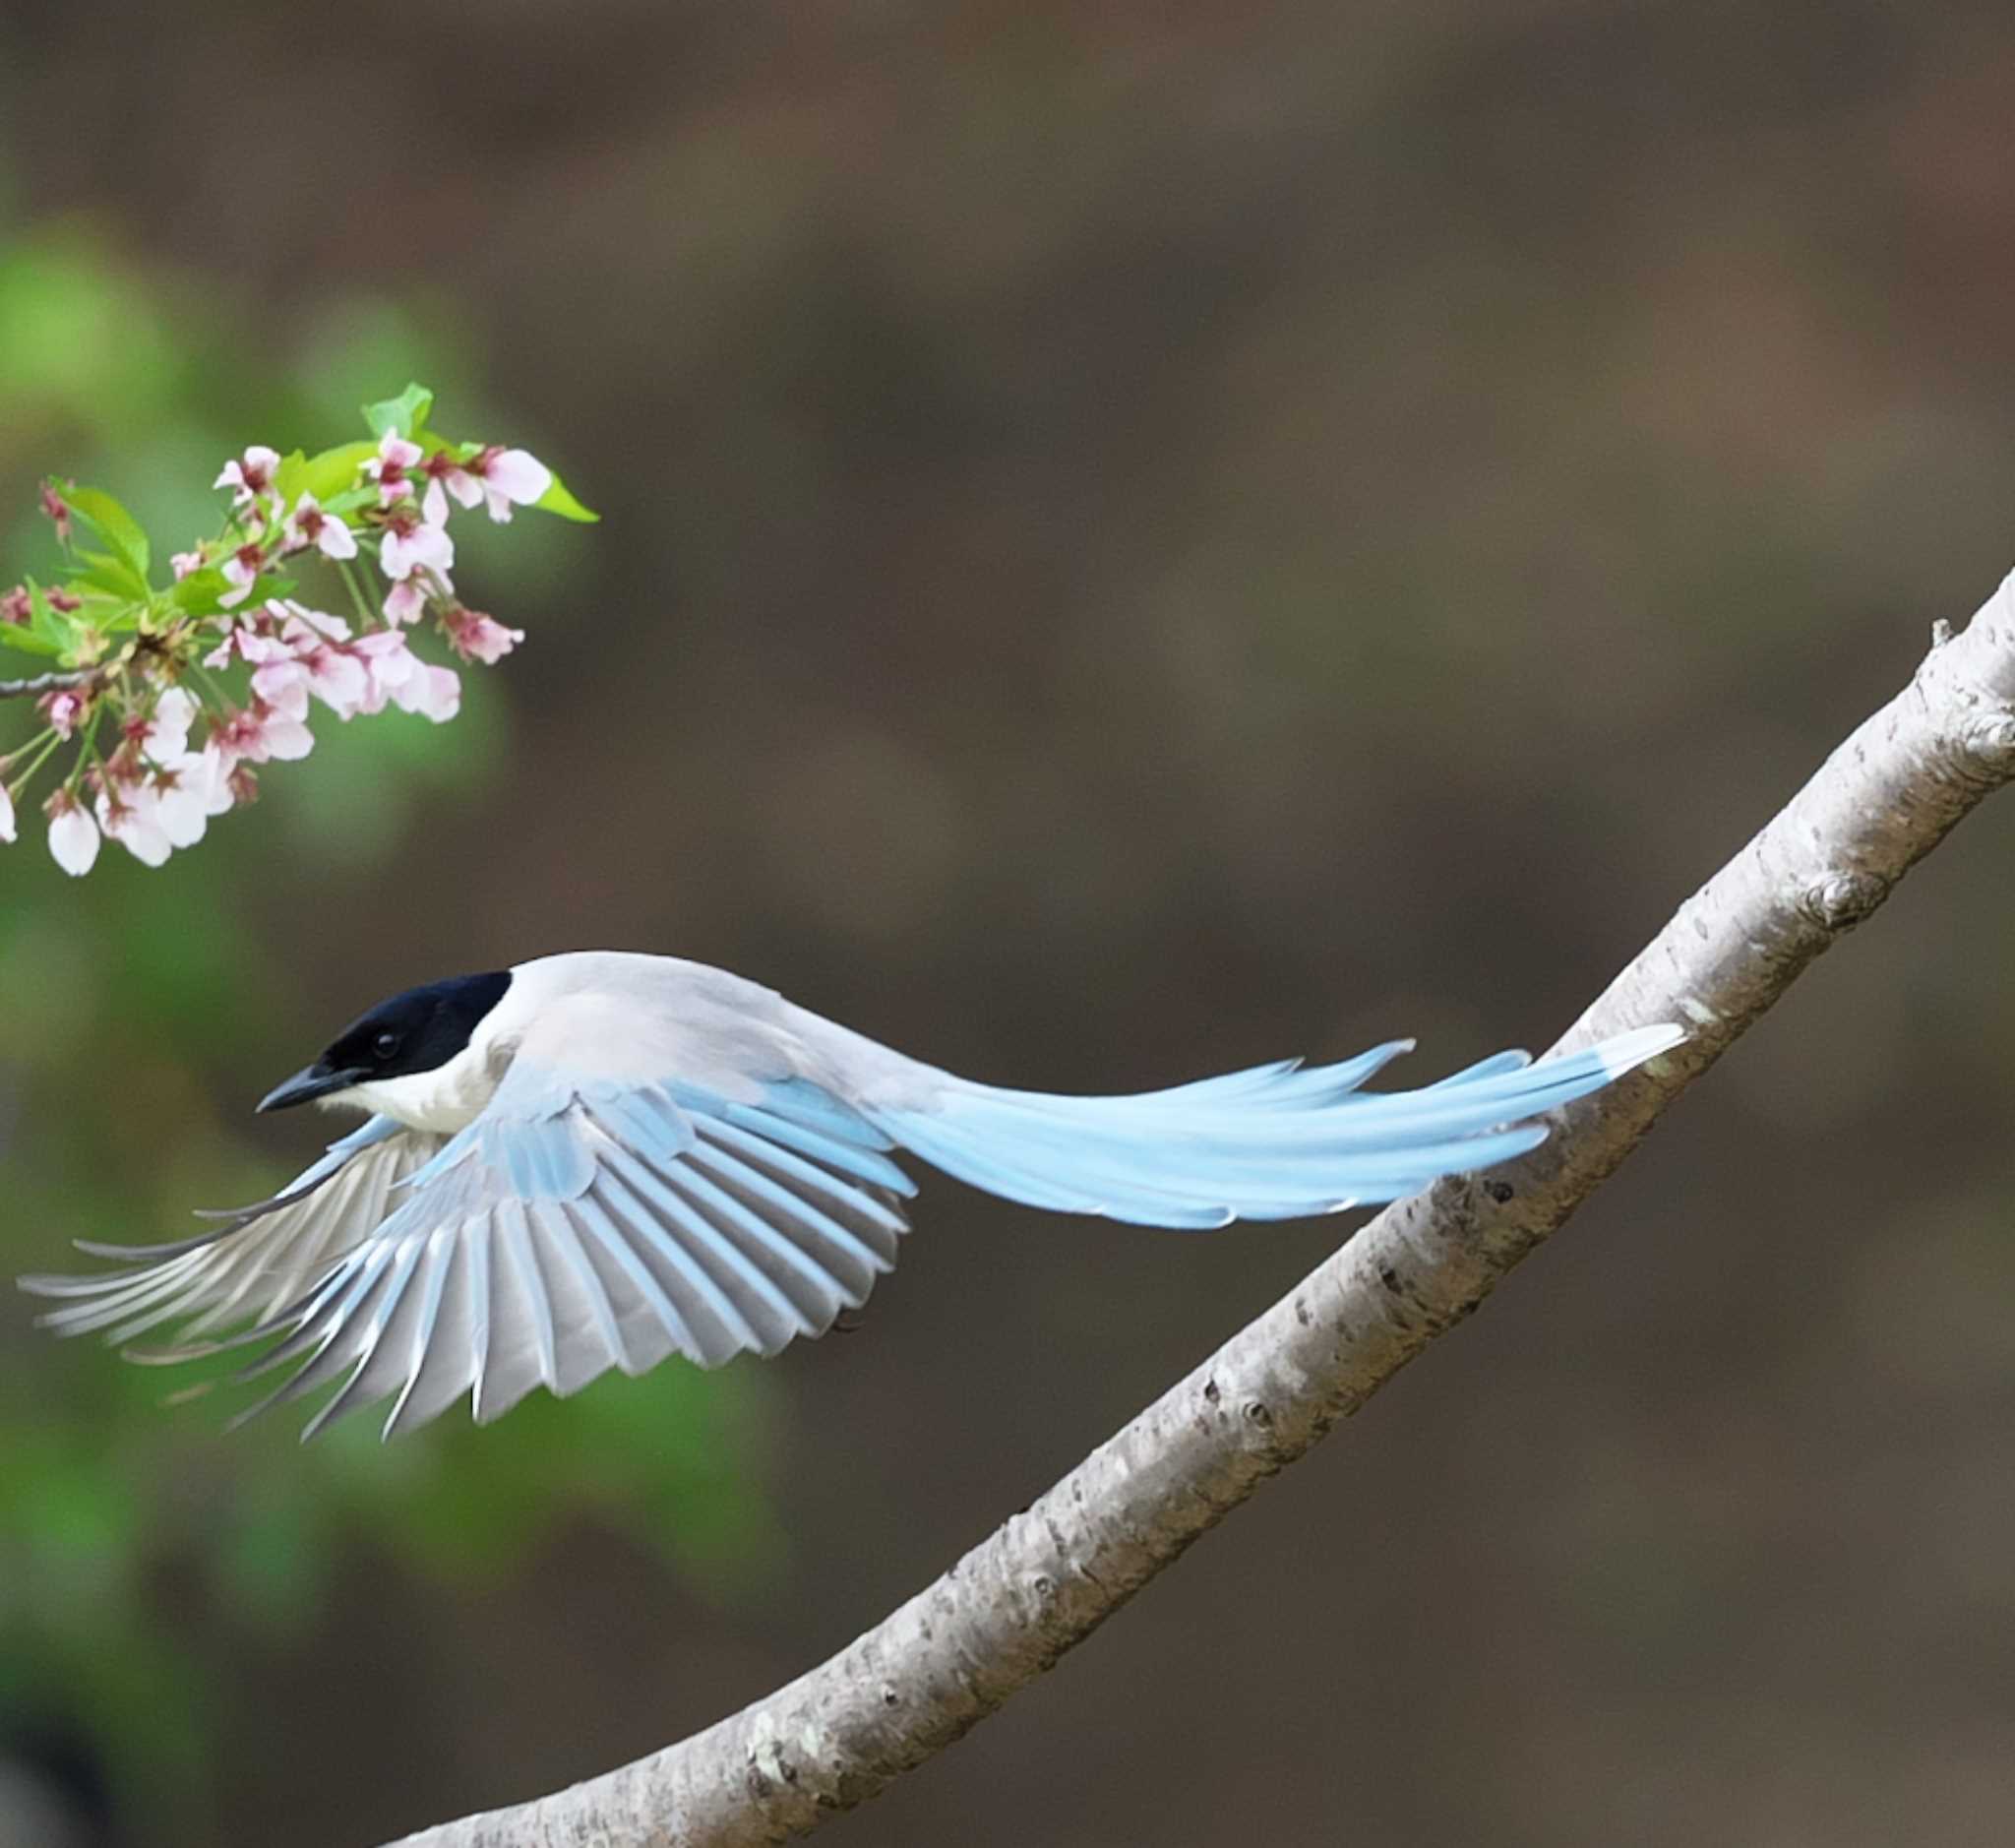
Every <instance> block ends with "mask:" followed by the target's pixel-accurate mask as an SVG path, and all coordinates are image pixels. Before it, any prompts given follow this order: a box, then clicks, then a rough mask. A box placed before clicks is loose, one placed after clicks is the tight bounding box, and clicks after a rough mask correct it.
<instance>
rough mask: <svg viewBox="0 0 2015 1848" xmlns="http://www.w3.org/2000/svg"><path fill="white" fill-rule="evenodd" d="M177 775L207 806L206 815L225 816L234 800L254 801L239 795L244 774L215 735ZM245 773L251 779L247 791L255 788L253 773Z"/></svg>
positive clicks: (249, 797)
mask: <svg viewBox="0 0 2015 1848" xmlns="http://www.w3.org/2000/svg"><path fill="white" fill-rule="evenodd" d="M176 773H177V774H178V775H179V776H180V777H181V778H182V782H183V787H184V788H186V789H189V790H191V791H193V792H194V794H195V796H196V798H197V800H198V801H200V802H201V803H202V804H203V812H204V814H205V815H221V814H223V813H224V811H225V810H226V809H228V808H229V807H230V806H231V804H232V803H233V802H234V801H244V802H250V801H251V800H252V799H253V798H252V796H250V795H244V796H241V795H239V793H238V788H237V782H238V777H239V775H240V773H241V772H240V771H239V770H237V768H236V767H235V766H234V764H233V762H232V760H231V758H230V755H229V754H228V753H227V752H226V751H225V750H224V748H223V746H222V745H221V744H220V743H219V742H218V741H217V739H216V738H215V737H214V736H213V737H212V738H211V740H210V742H209V743H208V744H206V745H205V746H204V747H203V749H202V751H201V752H200V753H199V754H197V755H196V757H195V758H194V759H193V761H190V762H188V763H187V764H186V765H185V766H184V767H181V768H178V770H177V772H176ZM242 774H243V775H244V776H245V777H246V779H247V783H246V786H247V788H252V787H254V785H253V784H252V783H251V781H250V778H251V775H252V772H251V771H250V770H245V771H243V772H242Z"/></svg>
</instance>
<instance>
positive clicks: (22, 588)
mask: <svg viewBox="0 0 2015 1848" xmlns="http://www.w3.org/2000/svg"><path fill="white" fill-rule="evenodd" d="M34 614H35V606H34V603H33V601H32V599H31V597H30V596H29V593H28V588H27V586H26V585H19V584H18V585H15V586H14V588H13V589H11V590H9V591H7V592H6V594H5V595H0V622H8V623H13V624H14V625H15V627H16V628H18V629H26V628H27V627H28V626H29V624H30V623H31V622H32V621H33V620H34Z"/></svg>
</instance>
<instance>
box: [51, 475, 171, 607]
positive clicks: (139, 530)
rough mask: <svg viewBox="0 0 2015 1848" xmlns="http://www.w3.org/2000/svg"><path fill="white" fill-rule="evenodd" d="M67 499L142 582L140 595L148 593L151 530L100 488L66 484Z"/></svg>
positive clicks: (78, 515)
mask: <svg viewBox="0 0 2015 1848" xmlns="http://www.w3.org/2000/svg"><path fill="white" fill-rule="evenodd" d="M63 498H64V499H65V500H66V501H68V502H69V503H70V511H71V512H72V513H73V514H75V515H76V516H77V517H78V519H80V520H82V521H83V522H84V524H86V525H88V526H89V527H91V529H92V531H93V532H95V533H96V534H97V535H98V537H99V538H101V539H103V540H104V542H105V543H106V544H107V545H109V546H110V547H111V548H112V550H113V552H114V553H115V554H116V555H117V556H118V557H119V559H120V560H121V561H122V562H123V563H125V564H128V565H130V566H132V568H133V573H134V576H135V577H137V578H138V579H139V580H140V594H141V595H142V596H145V595H146V594H147V568H148V565H149V563H150V562H151V554H150V549H149V546H148V542H147V531H146V528H145V527H143V526H142V525H141V524H140V522H139V521H137V520H135V519H134V518H133V516H132V515H131V514H129V513H128V512H127V511H126V510H125V508H123V507H121V506H120V505H119V503H118V502H117V501H115V500H114V499H113V498H112V497H111V496H110V495H109V494H106V493H104V492H103V491H102V490H100V489H98V488H81V487H79V486H78V485H77V483H76V482H74V481H70V482H66V483H65V484H64V487H63Z"/></svg>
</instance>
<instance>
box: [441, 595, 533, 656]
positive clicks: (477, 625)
mask: <svg viewBox="0 0 2015 1848" xmlns="http://www.w3.org/2000/svg"><path fill="white" fill-rule="evenodd" d="M441 620H442V622H443V623H444V624H445V625H446V627H447V630H448V646H449V647H452V648H453V649H454V650H455V651H456V653H458V655H460V656H461V658H462V659H463V660H465V661H481V662H482V663H483V665H484V666H486V667H490V666H494V665H495V664H496V663H497V662H498V661H501V660H502V659H503V658H504V657H505V655H507V654H509V653H510V652H511V650H512V649H513V648H515V647H517V646H518V645H519V643H520V642H522V641H523V640H524V631H523V630H522V629H507V628H505V626H504V625H503V624H502V623H500V622H499V621H498V620H497V619H496V617H494V616H486V615H484V614H483V612H482V611H481V610H479V609H463V608H462V606H461V605H460V604H459V603H458V604H456V605H454V606H453V607H452V608H451V609H449V610H448V611H447V612H446V613H445V614H444V615H443V617H442V619H441Z"/></svg>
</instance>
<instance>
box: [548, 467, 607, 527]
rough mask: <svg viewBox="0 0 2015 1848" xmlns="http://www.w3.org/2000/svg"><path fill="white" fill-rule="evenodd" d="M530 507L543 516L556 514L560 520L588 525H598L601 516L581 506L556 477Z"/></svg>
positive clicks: (563, 483)
mask: <svg viewBox="0 0 2015 1848" xmlns="http://www.w3.org/2000/svg"><path fill="white" fill-rule="evenodd" d="M532 505H533V506H534V507H536V508H537V509H538V510H539V512H541V513H544V514H558V515H559V516H560V518H561V519H562V520H578V521H584V522H586V523H587V524H596V523H598V522H599V521H600V519H601V515H599V514H597V513H594V512H592V511H591V510H589V509H588V508H585V507H583V506H581V504H580V502H579V501H577V500H576V499H575V498H574V496H573V495H572V494H570V493H569V492H568V490H567V484H566V483H565V482H564V481H562V480H561V479H560V477H559V476H558V475H555V476H554V477H553V485H552V486H551V487H549V488H548V489H547V490H546V491H545V492H544V493H543V494H541V495H540V496H539V497H538V499H537V500H535V501H534V502H533V503H532Z"/></svg>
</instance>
